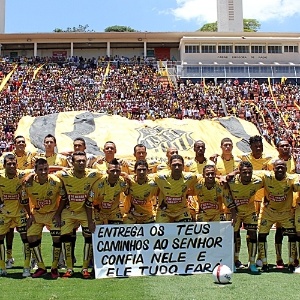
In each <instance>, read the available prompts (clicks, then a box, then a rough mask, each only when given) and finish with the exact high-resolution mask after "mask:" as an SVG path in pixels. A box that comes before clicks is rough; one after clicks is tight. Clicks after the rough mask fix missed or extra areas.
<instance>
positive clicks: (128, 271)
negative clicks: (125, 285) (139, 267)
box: [124, 267, 132, 276]
mask: <svg viewBox="0 0 300 300" xmlns="http://www.w3.org/2000/svg"><path fill="white" fill-rule="evenodd" d="M131 271H132V268H131V267H126V268H125V270H124V276H129V275H130V274H131Z"/></svg>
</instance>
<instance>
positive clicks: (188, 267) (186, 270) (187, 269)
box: [184, 264, 194, 274]
mask: <svg viewBox="0 0 300 300" xmlns="http://www.w3.org/2000/svg"><path fill="white" fill-rule="evenodd" d="M193 270H194V264H187V265H186V267H185V271H184V273H186V274H187V273H189V271H192V272H193Z"/></svg>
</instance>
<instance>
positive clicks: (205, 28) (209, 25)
mask: <svg viewBox="0 0 300 300" xmlns="http://www.w3.org/2000/svg"><path fill="white" fill-rule="evenodd" d="M197 31H209V32H214V31H218V23H217V22H214V23H206V24H204V25H203V26H202V27H201V28H200V29H198V30H197Z"/></svg>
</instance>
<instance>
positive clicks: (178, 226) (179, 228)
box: [177, 224, 186, 235]
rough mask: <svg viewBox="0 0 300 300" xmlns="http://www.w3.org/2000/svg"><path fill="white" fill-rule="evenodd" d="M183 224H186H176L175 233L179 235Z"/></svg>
mask: <svg viewBox="0 0 300 300" xmlns="http://www.w3.org/2000/svg"><path fill="white" fill-rule="evenodd" d="M185 226H186V225H185V224H178V225H177V228H178V231H177V235H181V230H182V229H183V228H184V227H185Z"/></svg>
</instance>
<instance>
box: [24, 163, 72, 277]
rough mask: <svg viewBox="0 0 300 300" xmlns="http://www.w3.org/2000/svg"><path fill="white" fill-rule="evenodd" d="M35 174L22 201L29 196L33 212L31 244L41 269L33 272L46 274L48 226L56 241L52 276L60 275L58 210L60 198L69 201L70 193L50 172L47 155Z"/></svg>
mask: <svg viewBox="0 0 300 300" xmlns="http://www.w3.org/2000/svg"><path fill="white" fill-rule="evenodd" d="M34 170H35V174H36V175H35V176H34V178H33V179H32V180H30V181H27V182H26V183H25V184H24V186H23V190H22V201H25V202H27V201H28V199H29V202H30V207H31V211H28V215H29V218H28V219H27V238H28V242H29V247H30V249H31V251H32V252H34V253H35V257H36V260H37V264H38V269H37V270H36V271H35V273H34V274H33V275H32V277H33V278H37V277H41V276H43V275H45V274H47V270H46V267H45V264H44V262H43V258H42V253H41V248H40V246H41V238H40V237H41V235H42V232H43V228H44V226H48V228H49V229H50V234H51V236H52V240H53V251H52V253H53V262H52V266H51V276H52V278H53V279H56V278H58V277H59V273H58V270H57V265H58V260H59V256H60V252H61V242H60V223H61V222H60V213H61V212H57V209H58V206H59V201H60V199H61V198H63V199H64V201H66V200H67V195H66V192H65V189H64V186H63V183H62V182H61V180H60V179H59V178H58V177H56V176H55V175H53V174H49V165H48V163H47V160H45V159H44V158H38V159H37V160H36V162H35V167H34Z"/></svg>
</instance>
